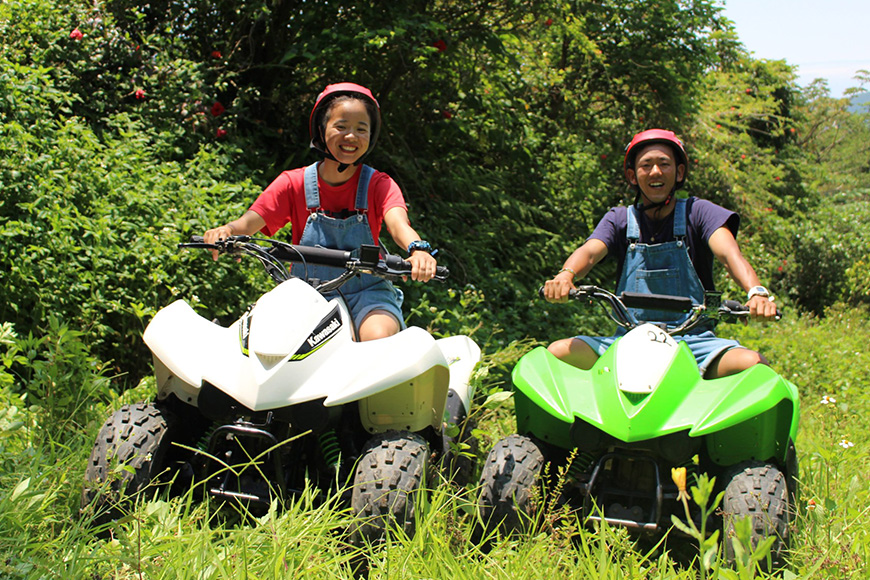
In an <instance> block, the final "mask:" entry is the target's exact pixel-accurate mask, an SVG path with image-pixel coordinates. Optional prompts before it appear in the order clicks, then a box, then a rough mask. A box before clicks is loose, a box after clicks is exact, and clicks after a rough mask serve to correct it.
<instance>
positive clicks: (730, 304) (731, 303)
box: [722, 300, 749, 312]
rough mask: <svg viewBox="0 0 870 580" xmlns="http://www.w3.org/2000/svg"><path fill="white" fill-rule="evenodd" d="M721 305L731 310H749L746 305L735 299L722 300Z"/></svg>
mask: <svg viewBox="0 0 870 580" xmlns="http://www.w3.org/2000/svg"><path fill="white" fill-rule="evenodd" d="M722 306H723V307H724V308H727V309H728V310H730V311H731V312H749V307H748V306H744V305H743V304H741V303H739V302H737V301H736V300H723V301H722Z"/></svg>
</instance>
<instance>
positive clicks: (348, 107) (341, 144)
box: [323, 98, 372, 165]
mask: <svg viewBox="0 0 870 580" xmlns="http://www.w3.org/2000/svg"><path fill="white" fill-rule="evenodd" d="M371 130H372V126H371V117H370V116H369V112H368V110H367V109H366V106H365V103H363V102H362V101H360V100H359V99H345V98H338V99H336V100H335V102H333V103H331V104H330V106H329V109H328V110H327V112H326V122H325V123H324V128H323V140H324V142H325V143H326V148H327V149H328V150H329V152H330V153H331V154H332V155H333V157H335V159H336V161H338V162H339V163H343V164H346V165H352V164H353V163H354V162H355V161H356V160H357V159H359V158H360V157H361V156H362V155H363V154H364V153H365V152H366V151H368V148H369V139H370V138H371Z"/></svg>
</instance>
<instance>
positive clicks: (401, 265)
mask: <svg viewBox="0 0 870 580" xmlns="http://www.w3.org/2000/svg"><path fill="white" fill-rule="evenodd" d="M384 263H385V264H386V265H387V268H389V269H390V270H393V271H394V272H397V273H399V274H402V275H405V274H410V273H411V269H412V266H411V262H408V261H407V260H403V259H402V258H400V257H399V256H394V255H392V254H390V255H388V256H385V257H384ZM449 276H450V270H448V269H447V267H446V266H435V276H434V277H433V279H434V280H438V281H439V282H443V281H444V280H447V278H448V277H449Z"/></svg>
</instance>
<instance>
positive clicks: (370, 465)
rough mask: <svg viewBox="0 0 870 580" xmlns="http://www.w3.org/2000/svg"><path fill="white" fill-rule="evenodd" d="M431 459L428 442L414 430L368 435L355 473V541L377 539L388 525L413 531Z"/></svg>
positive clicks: (352, 530)
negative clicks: (418, 497)
mask: <svg viewBox="0 0 870 580" xmlns="http://www.w3.org/2000/svg"><path fill="white" fill-rule="evenodd" d="M428 462H429V445H428V444H427V443H426V440H425V439H423V438H422V437H421V436H419V435H417V434H415V433H410V432H407V431H390V432H387V433H383V434H380V435H376V436H375V437H372V438H371V439H369V442H368V443H367V444H366V446H365V448H364V449H363V452H362V455H361V456H360V459H359V461H358V462H357V467H356V472H355V474H354V485H353V494H352V496H351V506H352V507H353V510H354V513H355V514H356V519H355V521H354V523H353V524H352V525H351V530H350V531H351V541H352V542H353V543H354V544H356V545H363V544H366V543H369V544H373V543H378V542H380V541H382V540H383V538H384V535H385V533H386V531H387V529H388V528H389V527H395V528H396V529H400V530H402V531H403V532H404V533H405V534H407V535H408V536H412V535H413V534H414V531H415V525H414V514H415V509H416V499H417V498H416V494H417V493H418V491H419V490H420V488H421V487H422V484H423V480H424V478H425V476H426V470H427V468H428Z"/></svg>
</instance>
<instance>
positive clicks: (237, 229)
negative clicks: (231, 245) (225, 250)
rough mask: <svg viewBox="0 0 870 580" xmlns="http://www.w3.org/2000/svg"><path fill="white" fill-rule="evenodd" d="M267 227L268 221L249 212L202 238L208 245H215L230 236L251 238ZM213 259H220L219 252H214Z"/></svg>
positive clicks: (207, 232) (255, 213)
mask: <svg viewBox="0 0 870 580" xmlns="http://www.w3.org/2000/svg"><path fill="white" fill-rule="evenodd" d="M265 225H266V221H265V220H264V219H263V218H262V217H260V214H258V213H257V212H255V211H251V210H248V211H246V212H245V213H244V214H243V215H242V217H240V218H238V219H235V220H233V221H231V222H229V223H228V224H225V225H222V226H218V227H216V228H212V229H210V230H208V231H206V232H205V233H204V234H203V235H202V237H203V240H204V241H205V243H206V244H213V243H215V242H216V241H218V240H223V239H226V238H228V237H230V236H251V235H253V234H255V233H257V232H258V231H260V230H261V229H262V228H263V227H264V226H265ZM211 255H212V258H214V259H215V260H217V259H218V251H217V250H212V252H211Z"/></svg>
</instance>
